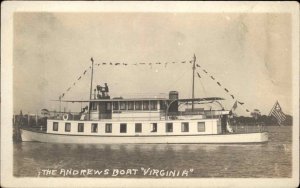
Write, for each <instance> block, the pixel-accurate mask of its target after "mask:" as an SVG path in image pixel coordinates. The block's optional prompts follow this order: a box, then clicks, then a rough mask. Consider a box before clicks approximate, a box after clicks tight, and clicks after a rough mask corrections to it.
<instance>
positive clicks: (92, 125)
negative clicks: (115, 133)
mask: <svg viewBox="0 0 300 188" xmlns="http://www.w3.org/2000/svg"><path fill="white" fill-rule="evenodd" d="M95 125H96V131H93V130H94V129H93V128H94V126H95ZM91 133H98V123H92V124H91Z"/></svg>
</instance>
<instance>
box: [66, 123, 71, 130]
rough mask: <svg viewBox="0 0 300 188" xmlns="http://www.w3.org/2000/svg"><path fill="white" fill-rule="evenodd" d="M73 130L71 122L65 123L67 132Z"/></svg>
mask: <svg viewBox="0 0 300 188" xmlns="http://www.w3.org/2000/svg"><path fill="white" fill-rule="evenodd" d="M70 131H71V123H66V124H65V132H70Z"/></svg>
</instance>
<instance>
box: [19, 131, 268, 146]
mask: <svg viewBox="0 0 300 188" xmlns="http://www.w3.org/2000/svg"><path fill="white" fill-rule="evenodd" d="M21 134H22V141H36V142H51V143H81V144H120V143H124V144H125V143H128V144H129V143H134V144H138V143H139V144H147V143H148V144H150V143H151V144H154V143H161V144H175V143H180V144H186V143H194V144H231V143H263V142H267V141H268V133H267V132H263V133H242V134H207V135H167V136H166V135H157V136H100V135H98V136H97V135H95V136H91V135H64V134H51V133H40V132H33V131H28V130H21Z"/></svg>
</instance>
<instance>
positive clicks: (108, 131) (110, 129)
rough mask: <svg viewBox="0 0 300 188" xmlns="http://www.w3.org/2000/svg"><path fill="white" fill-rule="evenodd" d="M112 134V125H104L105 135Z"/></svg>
mask: <svg viewBox="0 0 300 188" xmlns="http://www.w3.org/2000/svg"><path fill="white" fill-rule="evenodd" d="M111 132H112V124H111V123H106V124H105V133H111Z"/></svg>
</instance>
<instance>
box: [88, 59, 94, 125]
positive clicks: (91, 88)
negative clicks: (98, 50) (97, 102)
mask: <svg viewBox="0 0 300 188" xmlns="http://www.w3.org/2000/svg"><path fill="white" fill-rule="evenodd" d="M91 61H92V74H91V87H90V100H92V91H93V74H94V59H93V57H91ZM90 116H91V102H89V120H90V118H91V117H90Z"/></svg>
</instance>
